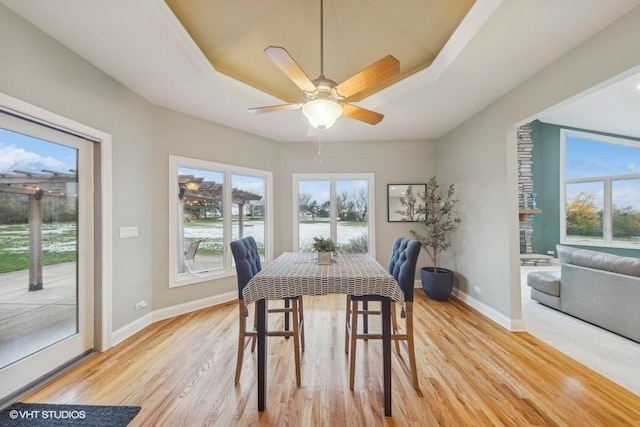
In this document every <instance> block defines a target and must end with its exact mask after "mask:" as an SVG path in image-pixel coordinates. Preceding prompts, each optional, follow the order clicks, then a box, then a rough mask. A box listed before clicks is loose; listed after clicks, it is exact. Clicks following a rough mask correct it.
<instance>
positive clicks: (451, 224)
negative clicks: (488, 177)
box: [411, 176, 462, 300]
mask: <svg viewBox="0 0 640 427" xmlns="http://www.w3.org/2000/svg"><path fill="white" fill-rule="evenodd" d="M419 197H420V198H421V199H422V202H423V204H422V206H421V207H420V210H421V212H420V214H421V215H420V221H418V222H420V223H421V224H422V226H423V227H422V229H421V230H418V231H415V230H411V234H412V235H413V236H414V237H415V238H416V239H417V240H418V241H419V242H420V244H421V245H422V247H423V248H424V249H425V250H426V252H427V254H428V255H429V258H431V262H432V264H433V267H423V268H421V270H420V278H421V279H422V288H423V289H424V292H425V293H426V294H427V296H429V297H430V298H433V299H436V300H446V299H447V298H449V296H450V295H451V291H452V289H453V271H451V270H448V269H446V268H440V267H438V254H439V253H440V252H442V251H444V250H446V249H448V248H449V247H450V246H451V241H450V234H451V232H453V231H454V230H455V229H456V228H457V227H458V225H460V223H462V220H461V219H460V218H458V217H457V216H456V215H455V213H454V208H455V206H456V204H457V203H458V200H457V199H456V198H455V188H454V185H453V184H451V185H449V190H448V191H447V192H446V194H444V195H443V194H442V192H441V191H440V186H439V185H438V180H437V178H436V177H435V176H433V177H432V178H431V179H430V180H429V183H428V184H427V189H426V190H425V192H424V193H420V194H419Z"/></svg>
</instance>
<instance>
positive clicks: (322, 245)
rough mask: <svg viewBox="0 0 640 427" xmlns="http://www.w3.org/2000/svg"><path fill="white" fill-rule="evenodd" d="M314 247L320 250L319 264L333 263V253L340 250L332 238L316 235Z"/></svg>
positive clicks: (317, 250)
mask: <svg viewBox="0 0 640 427" xmlns="http://www.w3.org/2000/svg"><path fill="white" fill-rule="evenodd" d="M313 249H315V251H316V252H318V264H331V255H332V254H335V253H336V252H337V251H338V245H336V243H335V242H334V241H333V240H331V239H330V238H324V237H314V238H313Z"/></svg>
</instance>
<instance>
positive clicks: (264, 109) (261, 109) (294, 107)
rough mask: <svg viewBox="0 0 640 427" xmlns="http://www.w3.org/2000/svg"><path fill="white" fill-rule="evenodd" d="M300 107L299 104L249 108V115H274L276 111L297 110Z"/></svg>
mask: <svg viewBox="0 0 640 427" xmlns="http://www.w3.org/2000/svg"><path fill="white" fill-rule="evenodd" d="M300 107H302V105H301V104H280V105H270V106H268V107H257V108H249V112H250V113H251V114H262V113H274V112H277V111H286V110H297V109H299V108H300Z"/></svg>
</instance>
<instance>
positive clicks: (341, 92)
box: [335, 55, 400, 99]
mask: <svg viewBox="0 0 640 427" xmlns="http://www.w3.org/2000/svg"><path fill="white" fill-rule="evenodd" d="M399 72H400V61H398V60H397V59H396V58H394V57H393V56H391V55H387V56H385V57H384V58H382V59H381V60H379V61H378V62H376V63H374V64H371V65H369V66H368V67H367V68H365V69H364V70H362V71H360V72H359V73H357V74H356V75H354V76H351V77H349V78H348V79H347V80H345V81H343V82H342V83H340V84H339V85H338V86H336V88H335V90H336V93H337V94H338V96H340V97H342V98H343V99H346V98H350V97H352V96H354V95H356V94H358V93H360V92H362V91H364V90H367V89H369V88H370V87H372V86H375V85H377V84H378V83H381V82H383V81H385V80H387V79H388V78H391V77H393V76H395V75H396V74H398V73H399Z"/></svg>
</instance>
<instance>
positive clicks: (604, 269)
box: [527, 245, 640, 342]
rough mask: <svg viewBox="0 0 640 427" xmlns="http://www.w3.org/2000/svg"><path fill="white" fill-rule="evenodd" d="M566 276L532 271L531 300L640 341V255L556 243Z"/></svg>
mask: <svg viewBox="0 0 640 427" xmlns="http://www.w3.org/2000/svg"><path fill="white" fill-rule="evenodd" d="M556 249H557V253H558V259H559V260H560V274H558V273H554V272H546V271H536V272H531V273H529V274H528V275H527V284H528V285H529V286H530V287H531V299H534V300H536V301H538V302H540V303H542V304H544V305H547V306H549V307H552V308H555V309H557V310H560V311H563V312H565V313H567V314H570V315H572V316H575V317H577V318H579V319H582V320H586V321H587V322H590V323H593V324H594V325H597V326H600V327H602V328H604V329H607V330H609V331H611V332H615V333H616V334H619V335H622V336H624V337H627V338H629V339H632V340H634V341H638V342H640V258H630V257H621V256H616V255H611V254H606V253H602V252H596V251H590V250H586V249H576V248H572V247H569V246H562V245H557V246H556Z"/></svg>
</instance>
